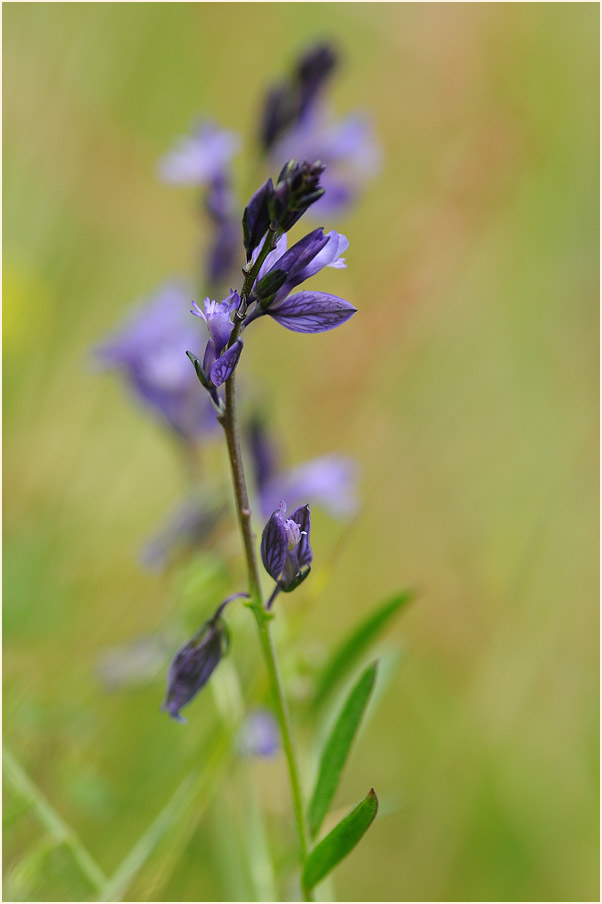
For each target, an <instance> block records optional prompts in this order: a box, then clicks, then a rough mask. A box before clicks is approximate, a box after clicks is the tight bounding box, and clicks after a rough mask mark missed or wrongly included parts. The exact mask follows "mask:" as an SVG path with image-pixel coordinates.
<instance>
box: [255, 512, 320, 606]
mask: <svg viewBox="0 0 602 904" xmlns="http://www.w3.org/2000/svg"><path fill="white" fill-rule="evenodd" d="M310 532H311V515H310V511H309V506H308V505H300V506H299V507H298V508H296V509H295V510H294V512H293V513H292V514H291V516H290V518H287V517H286V504H285V503H284V502H281V503H280V505H279V507H278V508H277V509H276V511H275V512H272V514H271V516H270V517H269V518H268V521H267V524H266V526H265V527H264V529H263V534H262V537H261V561H262V562H263V565H264V568H265V570H266V571H267V572H268V574H269V575H271V577H273V578H274V580H275V581H276V583H277V584H278V586H279V587H280V589H281V590H284V591H285V592H289V591H291V590H294V589H295V587H298V586H299V584H300V583H301V582H302V581H303V580H305V578H306V577H307V575H308V574H309V571H310V564H311V562H312V559H313V553H312V551H311V546H310V542H309V535H310Z"/></svg>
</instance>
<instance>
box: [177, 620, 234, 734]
mask: <svg viewBox="0 0 602 904" xmlns="http://www.w3.org/2000/svg"><path fill="white" fill-rule="evenodd" d="M228 646H229V635H228V629H227V627H226V624H225V622H224V621H222V619H221V618H219V617H218V618H215V616H214V617H213V618H212V619H211V620H210V621H208V622H206V623H205V624H204V625H203V627H202V628H201V630H200V631H199V632H198V634H196V635H195V636H194V637H193V638H192V640H190V641H189V642H188V643H187V644H185V645H184V646H183V647H181V648H180V649H179V650H178V652H177V653H176V655H175V657H174V659H173V662H172V663H171V665H170V667H169V673H168V675H167V693H166V695H165V700H164V702H163V707H162V709H164V710H166V711H167V712H168V713H169V715H170V716H171V717H172V719H177V721H178V722H185V721H186V720H185V719H183V718H182V716H181V715H180V710H181V709H182V707H183V706H186V704H187V703H190V701H191V700H192V698H193V697H195V696H196V694H198V692H199V691H200V690H201V688H202V687H204V685H205V684H206V683H207V681H208V680H209V678H210V676H211V674H212V672H213V671H214V669H215V668H216V667H217V665H218V664H219V661H220V659H221V658H222V656H223V655H224V654H225V653H226V652H227V650H228Z"/></svg>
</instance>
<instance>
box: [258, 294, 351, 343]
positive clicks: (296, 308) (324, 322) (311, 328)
mask: <svg viewBox="0 0 602 904" xmlns="http://www.w3.org/2000/svg"><path fill="white" fill-rule="evenodd" d="M356 311H357V308H354V307H353V305H352V304H350V303H349V302H348V301H345V299H344V298H338V297H337V296H336V295H328V294H327V293H326V292H297V293H296V294H295V295H289V296H288V298H285V299H284V300H283V301H279V302H278V303H277V304H274V305H272V306H271V307H270V308H268V311H267V313H268V314H269V315H270V316H271V317H273V318H274V320H276V321H278V323H280V324H282V326H285V327H286V328H287V329H288V330H293V331H294V332H295V333H323V332H325V331H326V330H333V329H334V328H335V327H337V326H340V325H341V324H342V323H345V321H346V320H349V318H350V317H352V316H353V314H355V313H356Z"/></svg>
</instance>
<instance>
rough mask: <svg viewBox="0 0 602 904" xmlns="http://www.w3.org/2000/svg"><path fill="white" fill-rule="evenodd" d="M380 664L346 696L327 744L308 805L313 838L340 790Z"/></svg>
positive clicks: (371, 666)
mask: <svg viewBox="0 0 602 904" xmlns="http://www.w3.org/2000/svg"><path fill="white" fill-rule="evenodd" d="M377 665H378V663H377V662H373V663H372V665H370V666H368V668H367V669H365V671H364V672H362V675H361V676H360V679H359V681H357V683H356V684H355V686H354V687H353V689H352V691H351V693H350V694H349V696H348V697H347V700H346V702H345V705H344V707H343V709H342V710H341V713H340V715H339V718H338V719H337V721H336V724H335V726H334V728H333V730H332V733H331V735H330V737H329V738H328V741H327V742H326V746H325V747H324V752H323V753H322V759H321V762H320V771H319V773H318V780H317V782H316V787H315V789H314V793H313V797H312V799H311V803H310V805H309V829H310V832H311V836H312V838H315V836H316V835H317V834H318V832H319V830H320V826H321V825H322V820H323V819H324V817H325V816H326V814H327V812H328V808H329V806H330V804H331V802H332V798H333V797H334V795H335V792H336V790H337V787H338V784H339V781H340V778H341V773H342V771H343V767H344V766H345V763H346V761H347V757H348V756H349V752H350V750H351V745H352V744H353V739H354V737H355V735H356V732H357V730H358V728H359V726H360V722H361V720H362V716H363V714H364V711H365V709H366V706H367V705H368V701H369V699H370V696H371V694H372V689H373V687H374V682H375V681H376V668H377Z"/></svg>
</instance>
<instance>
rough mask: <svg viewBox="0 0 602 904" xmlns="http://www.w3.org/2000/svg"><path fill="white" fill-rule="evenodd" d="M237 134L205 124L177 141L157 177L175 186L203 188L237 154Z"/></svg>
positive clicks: (238, 143)
mask: <svg viewBox="0 0 602 904" xmlns="http://www.w3.org/2000/svg"><path fill="white" fill-rule="evenodd" d="M239 146H240V139H239V137H238V135H237V134H236V132H227V131H225V130H224V129H219V128H218V127H217V126H216V125H215V123H213V122H211V121H209V120H205V121H203V122H201V123H199V125H197V127H196V128H195V129H194V131H193V133H192V135H189V136H186V137H185V138H180V139H178V141H177V143H176V145H175V147H174V148H173V150H171V151H170V152H169V153H168V154H166V155H165V156H164V157H163V158H162V159H161V160H160V162H159V175H160V176H161V178H162V179H163V180H164V181H165V182H171V183H173V184H176V185H206V184H207V183H208V182H211V180H213V179H214V178H215V177H217V176H220V175H221V174H223V173H224V171H225V168H226V167H227V166H228V164H229V163H230V160H231V159H232V157H233V156H234V155H235V154H236V152H237V151H238V148H239Z"/></svg>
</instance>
